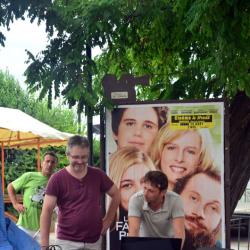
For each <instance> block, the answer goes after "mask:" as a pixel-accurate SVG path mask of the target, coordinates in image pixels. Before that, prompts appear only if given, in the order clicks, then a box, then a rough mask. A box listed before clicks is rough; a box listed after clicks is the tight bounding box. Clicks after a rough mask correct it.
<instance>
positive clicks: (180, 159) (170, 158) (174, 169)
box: [161, 131, 201, 189]
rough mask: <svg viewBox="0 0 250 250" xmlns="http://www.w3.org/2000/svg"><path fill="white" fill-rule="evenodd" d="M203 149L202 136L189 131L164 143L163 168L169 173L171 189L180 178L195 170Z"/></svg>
mask: <svg viewBox="0 0 250 250" xmlns="http://www.w3.org/2000/svg"><path fill="white" fill-rule="evenodd" d="M200 150H201V139H200V136H199V135H198V134H197V133H196V132H194V131H189V132H187V133H185V134H183V135H181V136H179V137H177V138H175V139H174V140H172V141H170V142H168V143H166V144H165V145H164V148H163V151H162V154H161V170H162V171H163V172H164V173H165V174H166V175H167V177H168V180H169V189H173V185H174V184H175V183H176V180H177V179H178V178H182V177H184V176H186V175H187V174H189V173H191V172H192V171H194V170H195V169H196V168H197V166H198V165H199V161H200Z"/></svg>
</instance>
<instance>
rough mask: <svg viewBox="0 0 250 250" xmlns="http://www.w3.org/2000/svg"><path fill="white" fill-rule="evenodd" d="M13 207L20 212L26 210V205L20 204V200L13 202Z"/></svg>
mask: <svg viewBox="0 0 250 250" xmlns="http://www.w3.org/2000/svg"><path fill="white" fill-rule="evenodd" d="M13 207H14V208H15V209H16V211H17V212H18V213H23V212H24V211H25V207H24V206H23V204H20V203H18V202H16V203H15V204H13Z"/></svg>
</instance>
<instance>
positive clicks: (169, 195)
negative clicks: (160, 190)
mask: <svg viewBox="0 0 250 250" xmlns="http://www.w3.org/2000/svg"><path fill="white" fill-rule="evenodd" d="M166 196H167V198H169V199H174V200H175V199H181V197H180V195H179V194H177V193H175V192H173V191H167V193H166Z"/></svg>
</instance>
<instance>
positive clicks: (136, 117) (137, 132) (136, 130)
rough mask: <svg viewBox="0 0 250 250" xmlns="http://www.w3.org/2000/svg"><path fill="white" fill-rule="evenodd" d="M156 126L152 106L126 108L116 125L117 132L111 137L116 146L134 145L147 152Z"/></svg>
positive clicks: (155, 117) (156, 118) (156, 122)
mask: <svg viewBox="0 0 250 250" xmlns="http://www.w3.org/2000/svg"><path fill="white" fill-rule="evenodd" d="M158 126H159V125H158V116H157V113H156V111H155V110H154V109H153V108H152V107H143V108H127V109H125V111H124V113H123V115H122V118H121V121H120V124H119V125H118V133H117V135H115V134H113V137H114V140H115V141H116V142H117V146H118V148H122V147H125V146H135V147H137V148H138V149H140V150H142V151H143V152H146V153H147V152H148V150H149V147H150V146H151V144H152V142H153V139H154V138H155V136H156V134H157V131H158Z"/></svg>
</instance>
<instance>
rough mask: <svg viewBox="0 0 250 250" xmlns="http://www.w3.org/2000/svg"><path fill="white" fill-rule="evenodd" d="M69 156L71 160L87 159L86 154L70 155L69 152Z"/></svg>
mask: <svg viewBox="0 0 250 250" xmlns="http://www.w3.org/2000/svg"><path fill="white" fill-rule="evenodd" d="M69 156H70V157H71V158H72V159H73V160H82V161H87V160H88V155H71V154H69Z"/></svg>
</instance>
